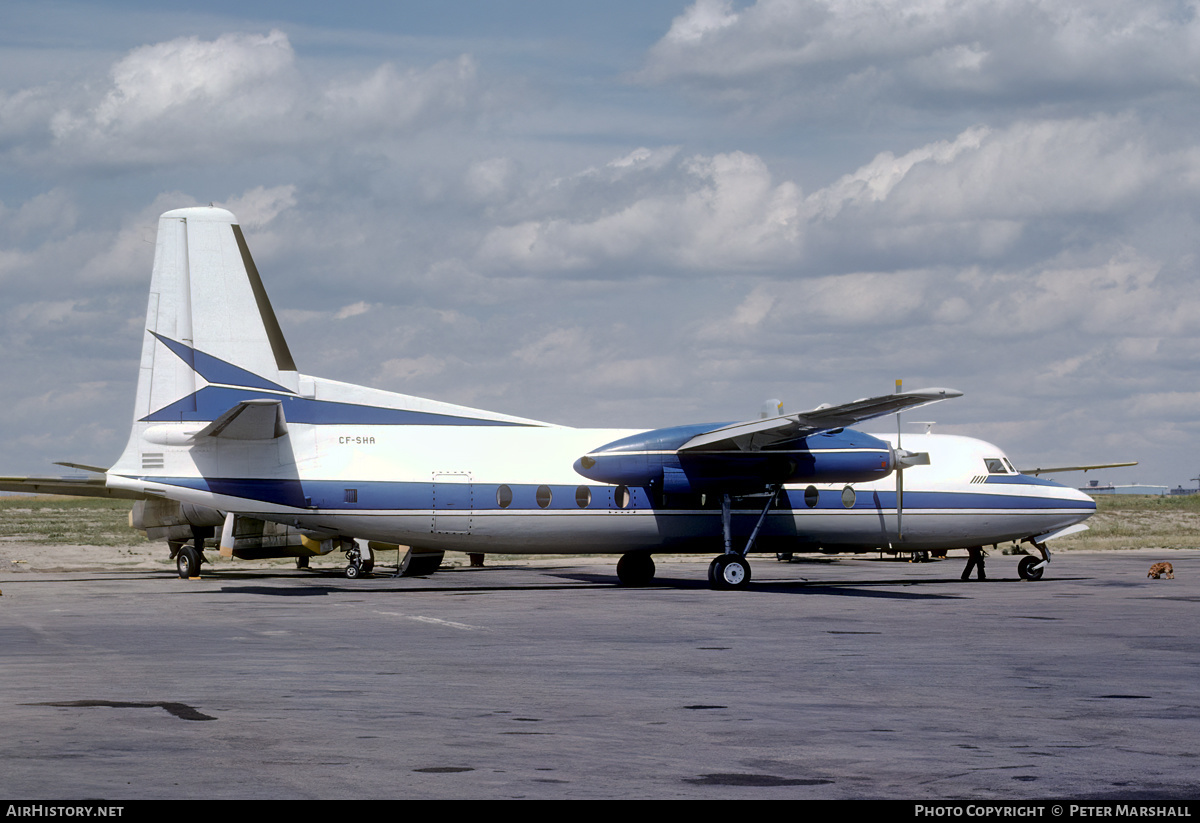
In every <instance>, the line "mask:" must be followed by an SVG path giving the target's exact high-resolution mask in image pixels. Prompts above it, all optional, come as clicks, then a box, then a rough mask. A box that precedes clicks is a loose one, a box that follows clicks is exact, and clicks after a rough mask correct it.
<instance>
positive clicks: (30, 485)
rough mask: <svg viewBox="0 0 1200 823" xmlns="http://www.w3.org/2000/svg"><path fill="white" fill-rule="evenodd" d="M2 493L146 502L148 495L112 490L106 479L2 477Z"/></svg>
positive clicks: (0, 484) (0, 483) (0, 481)
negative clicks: (105, 483) (109, 498)
mask: <svg viewBox="0 0 1200 823" xmlns="http://www.w3.org/2000/svg"><path fill="white" fill-rule="evenodd" d="M0 491H5V492H22V493H24V494H68V495H73V496H75V497H111V498H120V499H124V500H144V499H146V498H147V495H145V494H142V493H141V492H135V491H131V490H129V489H110V488H109V487H108V486H106V485H104V477H103V476H101V477H0Z"/></svg>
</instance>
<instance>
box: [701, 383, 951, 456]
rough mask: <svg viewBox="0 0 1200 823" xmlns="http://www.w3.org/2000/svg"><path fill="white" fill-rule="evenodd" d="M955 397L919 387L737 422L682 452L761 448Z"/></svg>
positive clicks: (714, 431)
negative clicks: (837, 404) (796, 412)
mask: <svg viewBox="0 0 1200 823" xmlns="http://www.w3.org/2000/svg"><path fill="white" fill-rule="evenodd" d="M951 397H962V392H960V391H956V390H955V389H918V390H916V391H907V392H900V393H898V394H885V395H882V396H881V397H868V398H865V399H863V400H855V401H854V402H853V403H843V404H841V405H839V406H824V407H821V408H816V409H812V410H811V411H805V412H800V413H798V414H785V415H783V416H781V417H771V418H768V419H766V420H752V421H749V422H746V423H734V424H733V425H730V426H722V427H721V428H719V429H714V430H713V431H710V432H706V433H704V434H700V435H697V436H696V437H693V438H692V439H691V440H689V441H688V442H687V443H685V444H684V445H683V446H682V447H681V448H680V449H679V451H680V452H685V451H699V450H708V449H716V450H728V449H736V450H740V451H757V450H759V449H761V448H764V447H766V446H771V445H775V444H777V443H786V442H788V441H790V440H798V439H800V438H801V437H808V436H809V435H812V434H818V433H820V432H823V431H830V430H832V429H844V428H847V427H849V426H853V425H855V424H857V423H861V422H862V421H864V420H872V419H874V418H876V417H884V416H885V415H889V414H895V413H896V412H901V411H905V410H907V409H915V408H917V407H918V406H926V405H928V404H930V403H937V402H938V401H941V400H946V399H949V398H951Z"/></svg>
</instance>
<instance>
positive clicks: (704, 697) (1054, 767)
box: [0, 551, 1200, 800]
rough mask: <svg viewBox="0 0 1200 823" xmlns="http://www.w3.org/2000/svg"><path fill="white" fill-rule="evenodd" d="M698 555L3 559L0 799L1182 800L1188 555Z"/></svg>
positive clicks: (1199, 747)
mask: <svg viewBox="0 0 1200 823" xmlns="http://www.w3.org/2000/svg"><path fill="white" fill-rule="evenodd" d="M708 559H709V558H707V557H705V558H696V559H695V560H688V561H686V562H661V563H660V564H659V574H658V578H657V580H656V585H654V586H651V587H647V588H641V589H625V588H621V587H619V586H617V585H616V581H615V576H614V569H613V564H612V562H611V561H610V560H603V561H602V560H597V559H588V558H579V559H577V560H572V561H569V562H564V563H561V564H557V565H532V566H496V567H488V568H483V569H471V568H465V567H464V568H458V569H453V570H449V571H442V572H439V573H437V574H435V575H433V576H431V577H428V578H404V579H392V578H380V577H376V578H371V579H363V580H356V581H350V580H346V579H344V578H342V577H339V576H335V575H333V574H332V573H323V574H322V573H316V574H314V573H304V572H291V571H287V572H278V571H276V572H267V571H238V572H222V573H220V574H218V575H214V576H210V577H205V578H204V579H201V580H192V581H187V580H179V579H178V578H175V577H173V576H172V575H170V574H168V573H166V572H158V571H144V572H109V573H106V572H104V571H97V572H94V573H27V574H16V575H6V576H3V577H0V705H2V706H3V716H4V733H3V735H0V758H2V759H3V764H4V765H3V769H2V770H0V796H4V797H6V798H38V799H43V800H48V799H62V800H67V799H83V798H106V799H139V798H497V799H499V798H693V799H697V798H755V799H760V798H761V799H772V798H794V799H804V798H910V799H952V798H960V799H1007V800H1021V799H1071V798H1078V799H1096V800H1114V799H1147V800H1149V799H1157V800H1166V799H1196V798H1200V771H1198V769H1197V766H1198V765H1200V761H1198V759H1197V758H1198V757H1200V685H1198V680H1197V674H1198V664H1200V637H1198V636H1197V628H1198V627H1200V620H1198V619H1197V618H1198V616H1200V612H1198V609H1200V582H1198V581H1200V552H1196V551H1175V552H1108V553H1096V554H1091V553H1067V554H1062V555H1058V556H1056V557H1055V560H1054V562H1053V563H1052V564H1051V565H1050V567H1049V569H1048V571H1047V574H1046V577H1045V578H1044V579H1043V580H1041V581H1039V582H1036V583H1029V582H1023V581H1020V580H1018V579H1017V575H1016V561H1017V558H1015V557H1000V556H992V557H991V558H989V560H988V573H989V576H990V579H989V580H988V581H987V582H975V581H972V582H969V583H965V582H962V581H960V580H959V579H958V576H959V574H960V572H961V570H962V566H963V563H964V561H963V560H962V559H953V560H949V561H943V562H934V563H926V564H909V563H903V562H889V561H880V560H867V559H851V558H843V559H837V560H830V559H815V560H810V561H803V562H796V563H777V562H776V561H774V560H773V559H768V558H766V557H761V558H754V563H753V570H754V582H753V583H752V585H751V588H750V589H749V590H747V591H740V592H715V591H710V590H709V589H708V586H707V582H706V577H705V572H706V567H707V563H708ZM1162 559H1168V560H1170V561H1172V562H1173V563H1174V565H1175V569H1176V579H1175V580H1149V579H1147V578H1146V571H1147V569H1148V567H1149V566H1150V564H1151V563H1152V562H1154V561H1155V560H1162Z"/></svg>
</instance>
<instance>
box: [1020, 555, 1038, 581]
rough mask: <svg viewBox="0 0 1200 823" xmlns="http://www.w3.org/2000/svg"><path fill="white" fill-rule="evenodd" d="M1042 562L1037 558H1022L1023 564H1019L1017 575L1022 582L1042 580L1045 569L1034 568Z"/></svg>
mask: <svg viewBox="0 0 1200 823" xmlns="http://www.w3.org/2000/svg"><path fill="white" fill-rule="evenodd" d="M1041 562H1042V561H1041V560H1038V559H1037V558H1036V557H1022V558H1021V562H1020V563H1018V564H1017V575H1018V576H1019V577H1020V578H1021V579H1022V580H1041V579H1042V572H1043V571H1045V568H1044V567H1043V568H1040V569H1035V568H1034V566H1036V565H1037V564H1038V563H1041Z"/></svg>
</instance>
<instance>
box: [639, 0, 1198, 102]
mask: <svg viewBox="0 0 1200 823" xmlns="http://www.w3.org/2000/svg"><path fill="white" fill-rule="evenodd" d="M1198 34H1200V21H1198V20H1197V18H1196V15H1195V14H1194V11H1193V10H1192V9H1190V8H1180V6H1179V4H1177V3H1174V2H1168V0H1158V1H1157V2H1145V3H1128V2H1122V1H1121V0H1102V2H1090V1H1085V0H1000V1H999V2H992V3H954V2H945V1H944V0H929V2H921V3H895V2H890V1H889V0H863V2H855V3H844V2H836V0H804V2H794V0H757V2H755V3H753V4H751V5H749V6H747V7H745V8H742V9H740V10H738V11H734V9H733V6H732V4H731V3H729V2H726V0H698V2H696V3H694V4H693V5H692V6H690V7H689V8H688V9H687V10H686V11H684V13H683V14H681V15H680V16H679V17H677V18H676V19H675V21H674V22H673V23H672V25H671V27H670V29H669V30H668V31H667V33H666V34H665V35H664V36H663V37H662V39H661V40H660V41H659V42H658V43H657V44H655V46H654V47H653V48H652V49H651V50H650V52H649V54H648V55H647V59H646V64H645V67H644V69H643V71H642V74H641V77H642V79H643V80H645V81H647V82H659V83H685V84H689V85H693V86H696V87H697V88H700V87H703V89H704V90H705V92H706V93H707V94H715V95H716V96H723V97H725V98H726V99H730V100H734V101H739V102H745V101H759V102H760V103H763V104H766V103H770V105H772V106H779V105H780V104H783V105H785V106H790V107H791V108H792V109H793V112H792V113H794V114H798V115H801V116H804V115H805V114H808V113H809V112H808V111H807V109H808V106H810V105H812V104H814V103H819V102H821V101H826V100H828V98H829V95H831V93H835V92H836V93H839V94H842V95H845V96H846V97H847V98H848V99H847V103H848V104H849V105H861V103H862V102H863V99H864V97H868V98H877V97H882V96H884V95H887V98H888V100H889V101H890V102H895V98H896V96H899V97H901V98H903V99H904V100H906V101H907V102H909V103H918V104H921V105H928V106H940V105H945V104H947V103H951V104H953V105H960V104H961V101H962V100H964V99H966V98H969V99H970V100H971V101H972V103H973V104H978V103H980V102H982V101H984V100H989V99H990V100H992V101H993V102H995V101H1009V102H1017V101H1019V102H1021V103H1024V104H1030V103H1033V104H1037V103H1047V102H1051V103H1053V102H1062V101H1067V100H1076V99H1080V98H1084V97H1088V98H1094V97H1096V96H1098V95H1101V94H1103V95H1104V96H1105V97H1106V98H1107V99H1109V100H1112V99H1115V98H1120V97H1124V98H1125V99H1127V100H1128V99H1133V98H1137V97H1139V96H1142V95H1145V94H1148V93H1155V92H1158V91H1161V90H1162V89H1164V88H1165V89H1176V90H1193V91H1194V89H1195V88H1196V84H1197V82H1200V76H1198V74H1197V68H1198V67H1200V36H1198Z"/></svg>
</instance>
